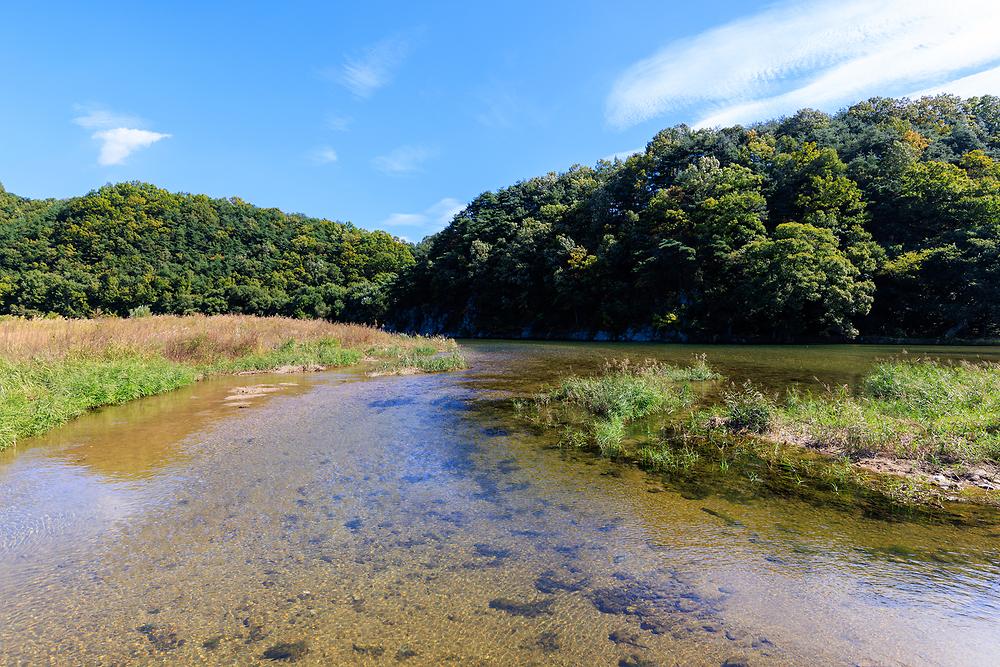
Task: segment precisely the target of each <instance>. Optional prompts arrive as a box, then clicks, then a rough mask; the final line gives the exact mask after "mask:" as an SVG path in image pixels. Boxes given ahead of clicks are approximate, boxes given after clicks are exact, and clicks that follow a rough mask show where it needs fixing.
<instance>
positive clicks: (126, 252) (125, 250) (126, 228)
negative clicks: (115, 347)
mask: <svg viewBox="0 0 1000 667" xmlns="http://www.w3.org/2000/svg"><path fill="white" fill-rule="evenodd" d="M412 264H413V254H412V250H411V247H410V246H409V245H408V244H406V243H404V242H402V241H400V240H398V239H395V238H393V237H392V236H390V235H389V234H387V233H385V232H367V231H364V230H361V229H358V228H356V227H354V226H352V225H349V224H343V223H339V222H331V221H329V220H319V219H316V218H309V217H306V216H302V215H288V214H285V213H282V212H281V211H279V210H277V209H265V208H257V207H254V206H251V205H249V204H247V203H246V202H243V201H241V200H239V199H211V198H209V197H206V196H204V195H188V194H174V193H170V192H167V191H166V190H161V189H160V188H157V187H154V186H152V185H148V184H145V183H121V184H118V185H109V186H106V187H103V188H101V189H99V190H96V191H94V192H91V193H89V194H87V195H85V196H82V197H75V198H72V199H67V200H27V199H23V198H21V197H18V196H16V195H13V194H10V193H7V192H5V191H4V190H3V188H2V187H0V313H9V314H15V315H29V316H30V315H44V314H49V313H57V314H61V315H67V316H71V317H84V316H91V315H94V314H97V313H105V314H118V315H126V314H128V312H129V311H130V310H131V309H133V308H137V307H141V306H148V307H149V308H150V309H151V311H152V312H154V313H192V312H201V313H231V312H235V313H250V314H259V315H292V316H297V317H328V318H333V319H344V320H354V321H375V320H380V319H381V318H382V317H383V315H384V313H385V308H386V304H387V301H386V300H387V298H388V295H389V288H390V286H391V285H392V283H393V281H395V280H396V276H397V274H398V273H399V272H400V271H402V270H404V269H406V268H407V267H409V266H410V265H412Z"/></svg>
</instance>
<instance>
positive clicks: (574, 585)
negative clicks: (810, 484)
mask: <svg viewBox="0 0 1000 667" xmlns="http://www.w3.org/2000/svg"><path fill="white" fill-rule="evenodd" d="M587 583H588V580H587V579H586V578H584V579H578V580H576V581H572V580H567V579H560V578H559V577H557V576H556V573H555V572H553V571H552V570H546V571H545V572H542V573H541V574H540V575H538V579H536V580H535V589H536V590H537V591H538V592H540V593H556V592H558V591H567V592H569V593H575V592H577V591H580V590H582V589H583V588H584V587H585V586H586V585H587Z"/></svg>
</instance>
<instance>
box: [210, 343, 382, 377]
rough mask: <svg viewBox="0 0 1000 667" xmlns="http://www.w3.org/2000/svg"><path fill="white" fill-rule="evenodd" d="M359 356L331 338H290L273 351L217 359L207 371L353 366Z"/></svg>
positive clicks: (223, 371) (357, 361) (358, 352)
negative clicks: (297, 340) (300, 340)
mask: <svg viewBox="0 0 1000 667" xmlns="http://www.w3.org/2000/svg"><path fill="white" fill-rule="evenodd" d="M361 357H362V354H361V352H360V351H358V350H352V349H346V348H344V347H342V346H341V345H340V342H339V341H337V340H335V339H332V338H321V339H319V340H315V341H309V342H304V343H296V342H295V341H291V340H290V341H288V342H286V343H285V344H284V345H282V346H280V347H278V348H276V349H274V350H269V351H266V352H259V353H256V354H249V355H246V356H242V357H237V358H235V359H227V360H225V361H221V362H217V363H215V364H212V365H211V366H210V367H209V368H208V369H207V370H208V371H209V372H211V373H240V372H246V371H270V370H275V369H278V368H282V367H297V366H302V367H310V366H335V367H340V366H353V365H355V364H358V363H359V362H360V361H361Z"/></svg>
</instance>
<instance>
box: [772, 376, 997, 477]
mask: <svg viewBox="0 0 1000 667" xmlns="http://www.w3.org/2000/svg"><path fill="white" fill-rule="evenodd" d="M771 430H772V432H773V435H775V436H776V437H787V438H792V439H797V440H802V441H803V442H804V444H807V445H810V446H814V447H817V448H819V449H823V450H831V449H832V450H836V451H839V452H842V453H843V454H845V455H847V456H849V457H850V458H855V459H856V458H862V457H871V456H884V457H889V458H899V459H914V460H920V461H930V462H933V463H939V464H951V463H963V464H976V463H980V462H993V463H995V462H996V461H997V460H998V459H1000V365H998V364H970V363H960V364H943V363H940V362H936V361H918V362H887V363H882V364H878V365H877V366H875V368H873V369H872V371H871V372H870V373H868V374H867V375H866V376H865V377H864V379H863V381H862V383H861V387H860V390H859V391H858V392H856V393H852V392H850V391H849V390H848V389H847V388H844V387H842V388H839V389H833V390H829V391H827V392H825V393H798V392H792V393H789V395H788V397H787V399H786V401H785V402H784V404H783V405H781V406H779V407H777V409H776V414H775V423H774V425H773V426H772V427H771Z"/></svg>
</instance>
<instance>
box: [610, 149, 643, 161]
mask: <svg viewBox="0 0 1000 667" xmlns="http://www.w3.org/2000/svg"><path fill="white" fill-rule="evenodd" d="M645 152H646V149H645V148H633V149H632V150H630V151H618V152H617V153H612V154H611V155H605V156H604V157H602V158H601V159H602V160H605V161H607V162H614V161H615V160H623V161H624V160H627V159H628V158H629V157H631V156H633V155H635V154H636V153H645Z"/></svg>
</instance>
